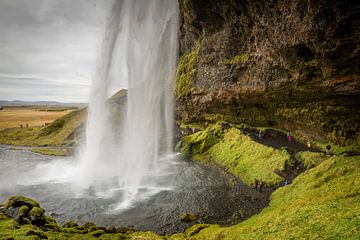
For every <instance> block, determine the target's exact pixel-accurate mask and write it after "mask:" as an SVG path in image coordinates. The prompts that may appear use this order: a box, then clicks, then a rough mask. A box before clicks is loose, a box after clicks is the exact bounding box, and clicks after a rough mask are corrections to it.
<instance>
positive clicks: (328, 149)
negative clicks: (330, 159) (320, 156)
mask: <svg viewBox="0 0 360 240" xmlns="http://www.w3.org/2000/svg"><path fill="white" fill-rule="evenodd" d="M325 148H326V155H328V156H329V155H330V154H331V152H330V149H331V146H330V144H327V145H326V147H325Z"/></svg>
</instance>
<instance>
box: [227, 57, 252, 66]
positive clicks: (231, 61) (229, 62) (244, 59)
mask: <svg viewBox="0 0 360 240" xmlns="http://www.w3.org/2000/svg"><path fill="white" fill-rule="evenodd" d="M248 60H249V55H248V54H240V55H236V56H235V57H233V58H231V59H228V60H226V61H225V64H227V65H234V64H239V63H244V62H247V61H248Z"/></svg>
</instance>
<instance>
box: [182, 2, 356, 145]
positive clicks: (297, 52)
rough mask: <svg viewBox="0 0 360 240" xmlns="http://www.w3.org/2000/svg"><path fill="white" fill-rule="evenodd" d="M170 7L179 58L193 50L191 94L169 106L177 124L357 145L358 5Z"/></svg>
mask: <svg viewBox="0 0 360 240" xmlns="http://www.w3.org/2000/svg"><path fill="white" fill-rule="evenodd" d="M179 2H180V9H181V15H182V22H181V28H180V30H181V36H180V53H181V54H182V55H184V54H186V53H189V52H191V51H192V50H193V49H194V48H195V46H196V44H197V43H198V44H200V50H199V53H198V56H197V58H196V64H195V69H194V70H195V71H196V74H195V75H194V78H193V79H191V80H192V81H191V86H190V87H189V88H188V89H192V90H191V91H192V92H191V94H186V95H184V96H181V97H178V99H177V101H176V106H177V108H176V113H177V118H178V119H181V120H182V121H184V122H202V121H207V120H208V119H211V120H213V121H219V120H225V121H229V122H232V123H241V122H245V123H247V124H249V125H255V126H275V127H281V128H283V129H287V130H290V131H292V132H296V133H297V134H299V135H305V136H307V137H310V138H315V139H317V140H324V141H325V140H326V141H330V142H336V141H338V142H336V143H337V144H347V143H354V142H357V143H359V141H360V135H359V133H360V124H359V119H360V68H359V66H360V55H359V53H360V52H359V45H360V40H359V37H358V36H359V35H360V21H359V10H358V9H359V7H360V3H359V2H356V1H350V0H345V1H336V0H330V1H328V0H318V1H314V0H295V1H287V0H270V1H267V0H260V1H253V0H208V1H202V0H179ZM258 106H261V108H258ZM319 106H320V107H319ZM338 106H341V110H340V109H339V108H337V107H338ZM327 107H329V108H327ZM295 109H296V110H295ZM301 110H303V111H302V113H304V114H298V113H296V114H295V113H294V112H291V111H298V112H301ZM308 110H309V111H312V112H311V113H309V111H308ZM306 111H308V113H306ZM315 112H316V113H315ZM209 115H210V116H211V117H209ZM289 115H290V116H289ZM313 115H314V116H313ZM315 115H316V116H317V117H315ZM341 116H344V117H341ZM345 116H346V117H345ZM313 118H314V119H318V120H319V121H316V120H313ZM211 120H209V121H211ZM321 138H323V139H321Z"/></svg>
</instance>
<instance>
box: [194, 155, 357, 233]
mask: <svg viewBox="0 0 360 240" xmlns="http://www.w3.org/2000/svg"><path fill="white" fill-rule="evenodd" d="M359 170H360V157H332V158H331V159H329V160H327V161H324V162H323V163H321V164H320V165H319V166H317V167H315V168H313V169H311V170H308V171H307V172H305V173H304V174H302V175H300V176H299V177H298V178H296V179H295V180H294V182H293V183H292V184H290V185H288V186H286V187H282V188H279V189H278V190H277V191H275V192H274V193H273V194H272V196H271V202H270V206H269V207H268V208H266V209H264V210H263V211H262V212H261V213H260V214H258V215H256V216H253V217H251V218H250V219H248V220H246V221H244V222H242V223H240V224H238V225H235V226H231V227H228V228H221V227H219V226H216V225H215V226H214V225H212V226H211V227H208V228H205V229H204V230H202V231H200V232H199V233H198V234H197V235H195V236H194V238H192V239H209V240H211V239H358V237H359V233H360V222H359V219H360V205H359V202H360V171H359Z"/></svg>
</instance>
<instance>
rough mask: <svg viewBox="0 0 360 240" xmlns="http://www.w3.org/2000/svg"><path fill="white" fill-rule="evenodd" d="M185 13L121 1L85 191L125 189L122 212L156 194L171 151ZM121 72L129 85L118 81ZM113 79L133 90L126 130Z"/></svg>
mask: <svg viewBox="0 0 360 240" xmlns="http://www.w3.org/2000/svg"><path fill="white" fill-rule="evenodd" d="M178 11H179V10H178V2H177V0H151V1H150V0H124V1H120V0H115V1H114V2H113V4H112V8H111V12H110V15H109V17H108V21H107V27H106V32H105V38H104V40H103V44H102V49H101V56H100V58H99V59H100V61H99V64H98V69H97V74H96V76H95V78H94V80H93V84H92V91H91V97H90V104H89V114H88V122H87V129H86V144H85V148H84V150H83V151H82V153H81V167H80V169H81V170H80V174H79V175H80V178H79V181H78V183H79V184H78V185H79V186H80V187H81V188H83V189H88V188H90V187H91V189H94V190H95V191H108V190H111V191H114V189H120V190H121V191H123V196H122V199H121V205H120V207H124V206H127V205H128V204H130V203H131V202H132V201H133V199H134V198H136V196H137V194H138V192H139V190H141V189H146V188H154V187H156V181H152V179H153V177H154V176H156V175H158V174H161V169H162V168H161V166H160V165H161V164H160V163H161V159H162V158H164V157H165V156H166V154H169V153H170V152H171V146H172V142H171V140H172V119H173V116H172V113H173V100H172V87H171V86H172V84H171V83H172V78H173V76H174V71H175V68H176V59H177V45H178V36H177V34H178V15H179V12H178ZM114 72H115V73H116V72H120V73H122V76H126V77H125V78H126V79H118V77H116V74H115V77H114V76H112V77H110V75H114V74H110V73H114ZM112 79H115V80H116V81H124V80H126V81H125V82H126V83H127V86H128V96H127V97H128V100H127V111H126V117H125V118H124V119H125V120H124V122H123V124H122V126H115V125H114V122H116V121H112V119H111V117H110V115H111V114H110V111H111V109H110V108H109V106H108V105H109V104H107V97H108V94H109V90H110V88H111V85H112ZM124 114H125V113H124ZM118 128H120V129H121V130H120V131H115V129H118ZM118 132H120V134H118Z"/></svg>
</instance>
